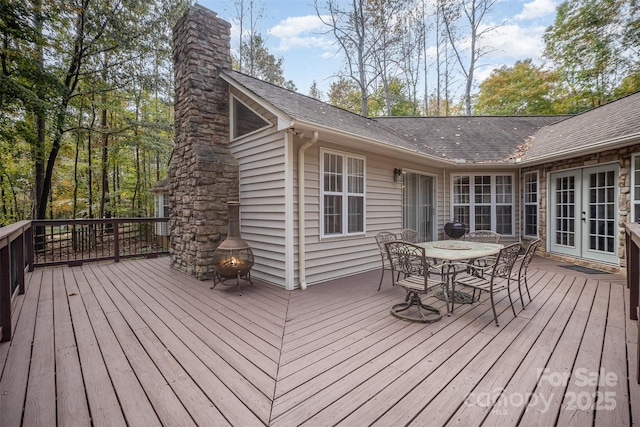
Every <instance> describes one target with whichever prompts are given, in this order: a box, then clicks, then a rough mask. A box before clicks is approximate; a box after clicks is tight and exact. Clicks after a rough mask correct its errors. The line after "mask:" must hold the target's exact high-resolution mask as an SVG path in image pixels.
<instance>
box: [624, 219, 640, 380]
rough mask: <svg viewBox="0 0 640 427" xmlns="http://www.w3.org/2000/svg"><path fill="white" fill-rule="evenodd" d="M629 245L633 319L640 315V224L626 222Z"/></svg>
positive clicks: (639, 375) (639, 363)
mask: <svg viewBox="0 0 640 427" xmlns="http://www.w3.org/2000/svg"><path fill="white" fill-rule="evenodd" d="M625 231H626V233H625V236H626V244H627V245H626V246H627V287H628V288H629V308H630V317H631V319H632V320H638V318H639V317H640V304H639V301H638V300H639V299H640V224H638V223H627V224H625ZM636 354H637V361H636V364H637V366H636V373H637V375H636V380H637V381H638V383H640V322H638V351H637V352H636Z"/></svg>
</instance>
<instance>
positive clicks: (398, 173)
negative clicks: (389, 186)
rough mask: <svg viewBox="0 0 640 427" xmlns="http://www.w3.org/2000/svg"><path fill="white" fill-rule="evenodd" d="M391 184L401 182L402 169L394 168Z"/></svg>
mask: <svg viewBox="0 0 640 427" xmlns="http://www.w3.org/2000/svg"><path fill="white" fill-rule="evenodd" d="M393 182H402V169H399V168H395V169H394V170H393Z"/></svg>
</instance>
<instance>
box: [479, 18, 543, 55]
mask: <svg viewBox="0 0 640 427" xmlns="http://www.w3.org/2000/svg"><path fill="white" fill-rule="evenodd" d="M545 29H546V27H543V26H530V27H522V26H520V25H514V24H510V25H503V26H501V27H498V28H497V29H496V30H494V31H492V32H490V33H487V34H486V35H485V37H484V38H483V39H482V45H483V46H488V48H489V49H492V51H491V52H490V53H489V54H487V56H486V58H504V57H507V58H518V59H525V58H533V59H537V58H539V57H540V56H541V55H542V51H543V50H544V41H543V39H542V36H543V35H544V32H545Z"/></svg>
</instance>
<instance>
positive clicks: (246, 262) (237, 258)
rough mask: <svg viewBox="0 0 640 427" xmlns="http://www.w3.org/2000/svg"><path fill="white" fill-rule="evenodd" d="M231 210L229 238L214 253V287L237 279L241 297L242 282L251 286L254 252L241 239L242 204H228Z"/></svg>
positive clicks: (237, 287) (236, 284)
mask: <svg viewBox="0 0 640 427" xmlns="http://www.w3.org/2000/svg"><path fill="white" fill-rule="evenodd" d="M227 207H228V208H229V230H228V233H227V238H226V239H225V240H224V241H223V242H222V243H220V245H219V246H218V248H217V249H216V251H215V252H214V253H213V266H214V268H215V272H214V276H213V286H212V287H211V289H213V288H215V287H216V285H217V284H218V283H222V284H224V285H232V284H233V283H227V281H229V280H233V279H235V286H236V290H237V291H238V293H239V294H240V295H242V293H241V292H240V280H241V279H242V280H244V281H247V282H249V283H251V284H253V282H252V281H251V267H253V251H252V250H251V247H250V246H249V244H248V243H247V242H245V241H244V240H243V239H242V238H241V237H240V203H239V202H227Z"/></svg>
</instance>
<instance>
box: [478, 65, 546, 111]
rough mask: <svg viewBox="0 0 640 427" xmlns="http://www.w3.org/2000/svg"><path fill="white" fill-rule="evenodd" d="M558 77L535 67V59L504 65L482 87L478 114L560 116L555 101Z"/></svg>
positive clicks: (479, 95) (479, 94)
mask: <svg viewBox="0 0 640 427" xmlns="http://www.w3.org/2000/svg"><path fill="white" fill-rule="evenodd" d="M557 80H558V76H557V74H556V73H554V72H552V71H545V70H543V69H542V67H536V66H534V65H532V63H531V59H526V60H524V61H518V62H516V63H515V65H514V66H513V67H507V66H502V67H500V68H498V69H495V70H493V72H492V73H491V76H490V77H489V78H487V79H486V80H485V81H484V82H482V83H481V84H480V91H479V93H478V95H477V96H476V99H475V101H474V103H473V104H474V109H473V113H474V114H477V115H535V114H554V113H556V110H555V107H554V101H553V95H554V89H555V85H556V83H557Z"/></svg>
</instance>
